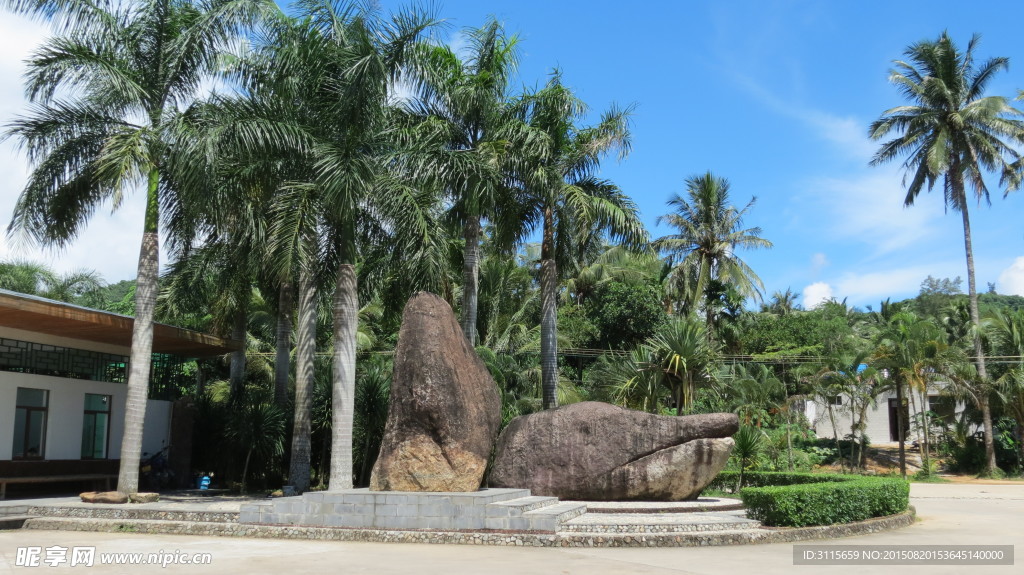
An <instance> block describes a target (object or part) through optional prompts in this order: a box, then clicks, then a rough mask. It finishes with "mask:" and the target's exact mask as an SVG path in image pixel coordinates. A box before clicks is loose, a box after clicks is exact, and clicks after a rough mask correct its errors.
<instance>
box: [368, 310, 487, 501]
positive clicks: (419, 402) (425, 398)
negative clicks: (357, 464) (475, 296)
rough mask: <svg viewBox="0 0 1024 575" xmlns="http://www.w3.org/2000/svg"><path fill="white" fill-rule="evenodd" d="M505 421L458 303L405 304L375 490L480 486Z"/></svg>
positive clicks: (372, 479) (372, 480)
mask: <svg viewBox="0 0 1024 575" xmlns="http://www.w3.org/2000/svg"><path fill="white" fill-rule="evenodd" d="M500 425H501V396H500V395H499V393H498V386H497V385H496V384H495V383H494V379H493V378H491V374H490V373H489V372H488V371H487V367H486V366H485V365H484V363H483V362H482V361H481V360H480V358H479V357H477V355H476V352H475V351H474V350H473V348H472V346H470V344H469V340H467V339H466V337H465V336H464V335H463V334H462V328H461V327H460V326H459V322H458V321H456V319H455V314H454V313H452V308H451V307H450V306H449V305H448V303H447V302H445V301H444V300H443V299H441V298H439V297H437V296H436V295H434V294H430V293H426V292H420V293H417V294H416V295H414V296H413V297H412V298H411V299H410V300H409V302H408V303H406V305H405V312H404V313H403V315H402V329H401V331H400V332H399V334H398V347H397V349H396V350H395V368H394V374H393V377H392V383H391V404H390V406H389V407H388V421H387V425H386V427H385V430H384V439H383V441H382V443H381V448H380V456H379V457H378V458H377V463H376V464H375V465H374V466H373V474H372V475H371V477H370V490H371V491H476V490H477V489H479V488H480V483H481V481H482V480H483V475H484V470H485V469H486V467H487V459H488V457H490V454H491V447H492V446H493V445H494V438H495V436H496V435H497V433H498V428H499V427H500Z"/></svg>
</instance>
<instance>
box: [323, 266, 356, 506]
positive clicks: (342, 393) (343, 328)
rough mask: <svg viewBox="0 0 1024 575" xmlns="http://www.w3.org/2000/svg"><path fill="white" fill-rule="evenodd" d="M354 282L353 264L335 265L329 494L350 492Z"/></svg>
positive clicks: (354, 387) (354, 311) (354, 309)
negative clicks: (336, 268)
mask: <svg viewBox="0 0 1024 575" xmlns="http://www.w3.org/2000/svg"><path fill="white" fill-rule="evenodd" d="M353 251H354V250H353ZM349 253H351V252H349ZM343 261H344V260H343ZM356 282H357V280H356V268H355V266H354V265H353V264H351V263H345V264H341V265H340V266H338V278H337V286H336V287H335V291H334V302H333V315H334V385H333V391H332V403H331V405H332V406H333V407H332V410H331V414H332V427H331V482H330V485H329V487H328V490H329V491H341V490H345V489H352V421H353V417H354V413H355V410H354V403H355V390H356V329H357V327H358V318H359V296H358V293H357V291H356V289H357V283H356Z"/></svg>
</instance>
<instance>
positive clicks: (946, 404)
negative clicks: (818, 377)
mask: <svg viewBox="0 0 1024 575" xmlns="http://www.w3.org/2000/svg"><path fill="white" fill-rule="evenodd" d="M909 393H910V392H909V391H908V390H907V389H906V388H904V390H903V395H904V406H903V421H904V429H905V436H904V437H905V440H906V441H907V442H908V443H910V442H912V441H914V440H916V439H917V434H916V433H915V432H914V431H913V429H914V428H913V427H912V422H911V419H912V418H913V417H914V414H915V413H916V412H918V411H919V410H920V408H921V406H920V405H918V403H919V402H920V401H921V397H920V394H918V393H917V392H916V391H915V392H913V393H914V395H915V396H914V397H913V398H910V396H909ZM912 402H913V403H912ZM928 403H929V409H930V411H931V412H933V413H935V414H936V415H937V416H938V417H939V418H940V419H941V420H942V421H943V422H945V423H946V424H947V425H948V424H952V423H953V421H954V419H955V418H957V417H959V416H960V414H962V413H963V411H964V405H963V403H957V402H955V401H954V400H953V399H952V398H950V397H948V396H945V395H942V394H941V393H940V392H939V390H937V389H935V390H929V393H928ZM831 404H832V405H831V406H829V405H826V404H825V403H822V402H820V401H815V402H811V401H808V402H807V403H806V404H805V408H804V414H805V415H806V416H807V421H809V422H810V423H811V426H812V428H814V431H815V434H816V435H817V436H818V437H822V438H828V439H833V438H835V436H836V433H834V432H833V425H832V418H834V419H835V431H837V432H838V435H839V439H843V438H845V437H846V436H847V435H850V433H851V429H852V427H853V422H854V419H855V414H854V413H853V409H851V400H850V397H849V396H848V395H843V394H840V395H837V396H835V397H834V398H832V402H831ZM897 405H898V402H897V400H896V392H895V391H885V392H882V393H881V394H880V395H879V396H878V397H877V398H876V400H875V402H874V403H873V404H872V405H869V406H868V409H867V412H866V415H865V417H864V423H865V424H866V427H865V429H864V433H865V434H866V435H867V436H868V439H870V440H871V442H872V443H894V442H898V441H899V425H898V424H897V421H898V419H897V417H898V415H897V407H896V406H897ZM829 407H831V408H832V416H831V417H830V416H829ZM934 423H938V422H937V421H936V422H934ZM858 435H859V432H858Z"/></svg>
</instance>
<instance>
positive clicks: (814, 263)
mask: <svg viewBox="0 0 1024 575" xmlns="http://www.w3.org/2000/svg"><path fill="white" fill-rule="evenodd" d="M829 263H830V262H829V261H828V256H826V255H825V254H823V253H821V252H818V253H816V254H814V255H812V256H811V273H813V274H814V275H818V273H820V272H821V270H823V269H824V268H826V267H828V265H829Z"/></svg>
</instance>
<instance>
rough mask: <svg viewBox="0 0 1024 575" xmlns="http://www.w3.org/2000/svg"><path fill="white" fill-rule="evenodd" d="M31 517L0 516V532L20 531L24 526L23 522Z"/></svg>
mask: <svg viewBox="0 0 1024 575" xmlns="http://www.w3.org/2000/svg"><path fill="white" fill-rule="evenodd" d="M33 517H34V516H32V515H13V514H5V515H0V531H4V530H7V529H21V528H22V527H23V526H24V525H25V522H26V521H28V520H29V519H32V518H33Z"/></svg>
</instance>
